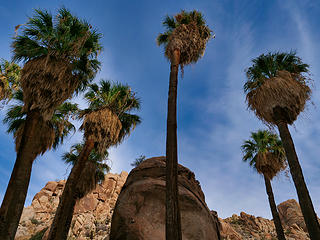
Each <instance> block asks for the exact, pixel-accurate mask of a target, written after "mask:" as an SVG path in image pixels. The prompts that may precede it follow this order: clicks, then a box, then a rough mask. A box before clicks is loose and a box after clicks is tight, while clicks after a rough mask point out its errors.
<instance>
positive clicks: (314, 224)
mask: <svg viewBox="0 0 320 240" xmlns="http://www.w3.org/2000/svg"><path fill="white" fill-rule="evenodd" d="M277 126H278V129H279V132H280V137H281V140H282V142H283V147H284V149H285V152H286V155H287V159H288V163H289V167H290V173H291V176H292V179H293V182H294V185H295V187H296V190H297V194H298V199H299V204H300V207H301V211H302V214H303V218H304V221H305V223H306V226H307V229H308V232H309V235H310V238H311V239H312V240H319V239H320V225H319V222H318V219H317V215H316V213H315V211H314V208H313V204H312V201H311V197H310V195H309V191H308V188H307V185H306V183H305V180H304V177H303V173H302V169H301V166H300V163H299V160H298V156H297V153H296V150H295V147H294V144H293V141H292V138H291V134H290V132H289V129H288V125H287V124H286V123H285V122H284V121H279V123H278V124H277Z"/></svg>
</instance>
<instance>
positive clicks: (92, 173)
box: [49, 143, 110, 239]
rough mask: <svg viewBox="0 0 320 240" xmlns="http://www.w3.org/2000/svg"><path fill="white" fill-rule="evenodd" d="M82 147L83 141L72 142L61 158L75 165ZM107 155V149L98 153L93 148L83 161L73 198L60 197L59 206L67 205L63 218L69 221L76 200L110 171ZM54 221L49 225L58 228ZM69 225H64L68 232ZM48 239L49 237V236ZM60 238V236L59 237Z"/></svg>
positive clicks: (89, 190) (73, 189)
mask: <svg viewBox="0 0 320 240" xmlns="http://www.w3.org/2000/svg"><path fill="white" fill-rule="evenodd" d="M83 148H84V143H81V144H79V143H78V144H74V145H73V146H72V147H71V149H70V152H67V153H65V154H63V156H62V159H63V160H64V161H65V162H66V163H68V164H71V165H72V166H73V167H75V166H76V165H77V164H78V159H79V156H80V154H81V152H82V150H83ZM107 157H108V151H107V150H105V151H104V152H103V153H98V152H97V151H96V150H95V149H93V150H92V151H91V152H90V154H89V156H88V159H87V161H86V163H85V167H84V168H83V170H82V172H81V174H80V176H79V180H78V182H77V183H76V185H75V186H73V188H72V191H73V193H72V196H73V198H70V199H67V198H61V201H60V203H59V207H58V208H60V207H61V206H68V207H66V208H64V209H65V211H64V212H62V214H63V218H64V219H69V221H71V220H72V216H73V210H74V206H75V205H76V202H77V201H78V200H80V199H81V198H83V197H85V196H86V195H87V194H88V193H90V192H91V191H92V190H94V189H95V187H96V185H97V184H98V183H101V182H102V181H103V180H104V175H105V173H106V172H109V171H110V167H109V165H107V164H106V163H105V160H106V159H107ZM55 223H57V222H54V223H53V224H52V226H51V228H58V229H57V230H59V226H60V225H58V226H55ZM69 227H70V225H69V226H65V228H67V229H65V231H66V232H67V233H68V232H69ZM49 239H50V238H49ZM61 239H62V238H61Z"/></svg>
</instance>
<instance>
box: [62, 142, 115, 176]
mask: <svg viewBox="0 0 320 240" xmlns="http://www.w3.org/2000/svg"><path fill="white" fill-rule="evenodd" d="M83 146H84V143H77V144H74V145H72V146H71V149H70V151H69V152H66V153H64V154H63V155H62V160H63V161H64V162H66V163H67V164H71V165H73V166H74V165H75V164H76V162H77V160H78V158H79V156H80V153H81V151H82V149H83ZM108 155H109V153H108V151H107V150H106V151H105V152H104V153H103V154H99V153H98V152H97V151H96V150H95V149H93V150H92V151H91V153H90V155H89V158H88V161H90V162H92V163H94V165H95V168H96V171H95V173H94V174H95V176H96V179H97V182H101V181H103V180H104V175H105V174H106V173H107V172H109V171H110V169H111V168H110V166H109V165H108V164H106V161H107V159H108Z"/></svg>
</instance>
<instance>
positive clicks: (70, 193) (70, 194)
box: [48, 140, 94, 240]
mask: <svg viewBox="0 0 320 240" xmlns="http://www.w3.org/2000/svg"><path fill="white" fill-rule="evenodd" d="M93 148H94V142H93V141H92V140H87V141H86V143H85V145H84V147H83V149H82V151H81V153H80V156H79V159H78V160H77V162H76V164H75V165H74V167H73V168H72V170H71V172H70V174H69V177H68V180H67V182H66V185H65V187H64V190H63V193H62V196H61V197H60V202H59V206H58V208H57V211H56V214H55V216H54V220H53V222H52V225H51V228H50V233H49V237H48V240H65V239H67V237H68V232H69V229H70V225H71V220H72V216H73V211H74V206H75V204H76V202H77V200H78V199H79V193H78V192H77V191H76V186H77V182H78V181H79V177H80V176H81V172H82V170H83V169H84V167H85V165H86V162H87V160H88V157H89V154H90V153H91V151H92V149H93Z"/></svg>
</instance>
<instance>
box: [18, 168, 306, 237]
mask: <svg viewBox="0 0 320 240" xmlns="http://www.w3.org/2000/svg"><path fill="white" fill-rule="evenodd" d="M127 176H128V173H126V172H122V173H121V174H119V175H118V174H112V173H109V174H107V175H106V177H105V181H104V182H103V183H102V184H100V185H99V186H98V187H97V188H96V189H95V190H94V191H93V192H92V193H90V194H89V195H88V196H86V197H85V198H83V199H82V200H81V201H79V202H78V203H77V205H76V207H75V213H74V216H73V219H72V224H71V229H70V232H69V237H68V239H69V240H75V239H78V240H85V239H96V240H107V239H109V237H108V236H109V233H110V226H111V218H112V214H113V210H114V207H115V204H116V201H117V198H118V195H119V194H120V191H121V188H122V186H123V185H124V183H125V182H126V179H127ZM186 179H187V178H186ZM64 184H65V181H63V180H61V181H59V182H48V183H47V184H46V186H45V187H44V188H43V189H42V190H41V191H40V192H39V193H37V194H36V195H35V196H34V198H33V201H32V204H31V206H29V207H27V208H25V209H24V211H23V214H22V217H21V220H20V224H19V228H18V231H17V235H16V240H28V239H32V240H39V239H41V236H43V235H44V236H43V239H45V237H46V235H47V234H48V231H47V229H48V227H49V226H50V224H51V222H52V219H53V217H54V213H55V210H56V208H57V205H58V202H59V196H60V195H61V193H62V190H63V187H64ZM191 185H192V184H191ZM191 185H190V186H191ZM190 190H191V191H194V192H196V191H198V189H190ZM278 209H279V213H280V217H281V221H282V223H283V225H284V229H285V234H286V236H287V239H288V240H307V239H309V238H308V236H307V233H306V227H305V224H304V221H303V217H302V214H301V210H300V207H299V205H298V203H297V202H296V201H295V200H288V201H286V202H283V203H281V204H280V205H279V206H278ZM211 214H212V216H213V217H214V218H217V213H216V212H214V211H211ZM219 220H220V233H221V239H230V240H242V239H256V240H259V239H260V240H263V239H265V240H266V239H270V240H272V239H276V233H275V228H274V224H273V221H272V220H268V219H265V218H261V217H255V216H252V215H249V214H246V213H244V212H241V213H240V216H238V215H236V214H234V215H232V217H229V218H226V219H219Z"/></svg>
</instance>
